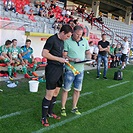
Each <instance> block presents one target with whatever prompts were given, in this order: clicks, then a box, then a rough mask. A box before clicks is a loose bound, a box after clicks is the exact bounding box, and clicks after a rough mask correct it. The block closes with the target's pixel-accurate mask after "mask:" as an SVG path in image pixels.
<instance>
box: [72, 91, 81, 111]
mask: <svg viewBox="0 0 133 133" xmlns="http://www.w3.org/2000/svg"><path fill="white" fill-rule="evenodd" d="M79 96H80V91H77V90H74V93H73V109H74V108H76V107H77V103H78V100H79Z"/></svg>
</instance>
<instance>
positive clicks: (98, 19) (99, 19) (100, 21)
mask: <svg viewBox="0 0 133 133" xmlns="http://www.w3.org/2000/svg"><path fill="white" fill-rule="evenodd" d="M96 20H97V21H98V22H99V23H101V24H104V22H103V19H102V15H100V16H99V17H98V18H96Z"/></svg>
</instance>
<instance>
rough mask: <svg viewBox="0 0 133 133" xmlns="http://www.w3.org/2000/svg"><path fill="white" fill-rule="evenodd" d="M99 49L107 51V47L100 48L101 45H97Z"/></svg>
mask: <svg viewBox="0 0 133 133" xmlns="http://www.w3.org/2000/svg"><path fill="white" fill-rule="evenodd" d="M98 48H99V51H107V49H108V48H102V47H101V45H98Z"/></svg>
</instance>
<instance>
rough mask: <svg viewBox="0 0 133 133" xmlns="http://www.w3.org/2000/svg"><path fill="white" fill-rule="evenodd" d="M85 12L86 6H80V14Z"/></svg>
mask: <svg viewBox="0 0 133 133" xmlns="http://www.w3.org/2000/svg"><path fill="white" fill-rule="evenodd" d="M85 10H86V4H84V5H82V7H81V13H82V14H84V13H85Z"/></svg>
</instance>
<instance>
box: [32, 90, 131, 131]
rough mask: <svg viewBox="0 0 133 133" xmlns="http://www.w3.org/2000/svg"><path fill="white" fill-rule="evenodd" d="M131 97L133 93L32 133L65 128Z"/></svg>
mask: <svg viewBox="0 0 133 133" xmlns="http://www.w3.org/2000/svg"><path fill="white" fill-rule="evenodd" d="M131 95H133V92H132V93H128V94H126V95H124V96H121V97H118V98H116V99H114V100H112V101H109V102H107V103H104V104H102V105H100V106H97V107H95V108H93V109H90V110H88V111H86V112H83V113H82V114H81V115H76V116H74V117H71V118H69V119H66V120H64V121H61V122H58V123H56V124H52V125H51V126H49V127H44V128H41V129H39V130H37V131H34V132H32V133H43V132H44V131H49V130H51V129H54V128H56V127H60V126H63V125H64V124H66V123H69V122H71V121H73V120H76V119H78V118H80V117H83V116H85V115H88V114H91V113H93V112H95V111H97V110H99V109H101V108H104V107H106V106H108V105H111V104H113V103H115V102H117V101H119V100H122V99H124V98H126V97H128V96H131Z"/></svg>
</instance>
